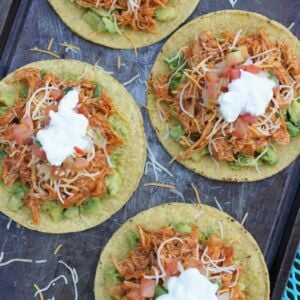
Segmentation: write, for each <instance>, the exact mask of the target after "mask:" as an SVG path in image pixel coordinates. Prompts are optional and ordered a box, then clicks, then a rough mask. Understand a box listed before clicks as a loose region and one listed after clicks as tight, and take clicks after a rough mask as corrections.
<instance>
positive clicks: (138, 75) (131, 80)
mask: <svg viewBox="0 0 300 300" xmlns="http://www.w3.org/2000/svg"><path fill="white" fill-rule="evenodd" d="M139 77H140V74H137V75H135V76H134V77H132V78H131V79H130V80H128V81H126V82H124V83H123V86H127V85H129V84H131V83H132V82H134V81H135V80H137V79H138V78H139Z"/></svg>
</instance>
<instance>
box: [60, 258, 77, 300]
mask: <svg viewBox="0 0 300 300" xmlns="http://www.w3.org/2000/svg"><path fill="white" fill-rule="evenodd" d="M58 262H59V263H60V264H63V265H64V266H65V267H66V268H67V269H68V270H69V271H70V273H71V276H72V280H73V286H74V299H75V300H78V291H77V282H78V276H77V272H76V270H75V269H74V268H71V267H70V266H68V265H67V264H66V263H65V262H64V261H62V260H59V261H58ZM74 270H75V271H74ZM76 279H77V281H76Z"/></svg>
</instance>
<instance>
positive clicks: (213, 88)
mask: <svg viewBox="0 0 300 300" xmlns="http://www.w3.org/2000/svg"><path fill="white" fill-rule="evenodd" d="M218 88H219V84H218V83H217V82H207V83H206V90H207V97H208V98H209V99H210V100H216V99H217V97H218Z"/></svg>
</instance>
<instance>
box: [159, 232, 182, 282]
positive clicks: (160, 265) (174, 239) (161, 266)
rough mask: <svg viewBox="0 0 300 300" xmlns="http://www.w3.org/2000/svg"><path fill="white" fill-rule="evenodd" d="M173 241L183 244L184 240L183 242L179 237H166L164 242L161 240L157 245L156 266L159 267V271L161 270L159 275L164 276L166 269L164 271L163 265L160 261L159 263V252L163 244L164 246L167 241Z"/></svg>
mask: <svg viewBox="0 0 300 300" xmlns="http://www.w3.org/2000/svg"><path fill="white" fill-rule="evenodd" d="M173 241H178V242H180V243H182V244H184V242H183V240H182V239H180V238H178V237H173V238H170V239H167V240H165V241H164V242H162V243H161V244H160V246H159V247H158V250H157V265H158V267H159V269H160V271H161V276H163V277H165V276H166V271H165V269H164V267H163V265H162V263H161V258H160V253H161V251H162V249H163V248H164V246H165V245H166V244H168V243H170V242H173Z"/></svg>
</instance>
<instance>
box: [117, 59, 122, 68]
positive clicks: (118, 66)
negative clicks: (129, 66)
mask: <svg viewBox="0 0 300 300" xmlns="http://www.w3.org/2000/svg"><path fill="white" fill-rule="evenodd" d="M117 68H118V70H120V69H121V56H120V55H118V58H117Z"/></svg>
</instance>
